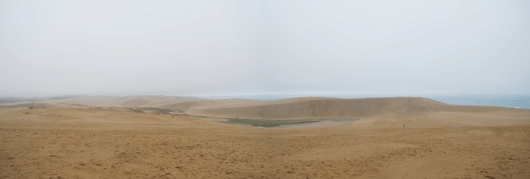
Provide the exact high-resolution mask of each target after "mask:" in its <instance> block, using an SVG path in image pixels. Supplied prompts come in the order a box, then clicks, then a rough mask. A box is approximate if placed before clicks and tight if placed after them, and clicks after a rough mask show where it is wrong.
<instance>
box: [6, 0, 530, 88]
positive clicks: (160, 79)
mask: <svg viewBox="0 0 530 179" xmlns="http://www.w3.org/2000/svg"><path fill="white" fill-rule="evenodd" d="M528 49H530V3H529V2H527V1H479V0H475V1H408V0H407V1H399V2H395V1H89V2H79V1H14V0H13V1H10V0H8V1H1V2H0V96H54V95H55V96H56V95H79V94H82V95H179V96H207V95H266V94H275V95H276V94H306V95H326V94H412V95H414V94H455V93H466V94H528V91H529V89H530V78H529V76H530V72H529V71H528V70H527V68H528V67H529V66H530V51H529V50H528Z"/></svg>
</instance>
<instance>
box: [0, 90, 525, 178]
mask: <svg viewBox="0 0 530 179" xmlns="http://www.w3.org/2000/svg"><path fill="white" fill-rule="evenodd" d="M98 100H100V101H98ZM145 101H147V103H146V102H145ZM28 104H29V103H28ZM3 106H4V107H0V142H1V144H2V145H0V178H530V170H529V169H530V152H529V151H530V146H529V145H527V144H528V143H530V125H529V124H530V113H529V111H528V110H517V109H509V108H499V107H484V106H456V105H448V104H444V103H440V102H437V101H433V100H430V99H426V98H366V99H336V98H295V99H286V100H278V101H259V100H237V99H226V100H202V99H184V98H181V99H179V98H175V99H163V98H157V97H133V98H113V97H106V98H97V99H94V98H92V99H91V98H78V99H65V100H55V101H45V102H44V103H39V105H33V106H31V107H32V108H29V107H28V106H27V104H26V106H24V105H23V104H10V106H9V107H5V105H3ZM120 106H121V107H120ZM150 107H151V108H153V109H156V107H166V108H172V109H174V110H181V111H183V112H187V113H189V112H202V113H208V114H210V115H227V116H231V115H238V116H248V117H257V118H260V117H261V118H265V117H275V118H288V117H293V118H299V117H317V116H318V117H329V116H332V117H337V116H348V117H350V116H359V117H360V120H358V121H350V122H341V123H333V124H326V125H314V126H311V127H306V128H273V129H270V128H256V127H248V126H242V125H231V124H225V123H217V122H215V121H214V120H213V119H211V120H206V119H201V118H196V117H189V116H178V115H173V114H165V113H158V112H156V110H144V111H137V110H136V109H151V108H150ZM179 112H180V111H179ZM298 115H300V116H298ZM409 120H410V121H409ZM339 124H340V125H339ZM402 124H406V127H403V126H402Z"/></svg>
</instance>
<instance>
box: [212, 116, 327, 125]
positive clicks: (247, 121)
mask: <svg viewBox="0 0 530 179" xmlns="http://www.w3.org/2000/svg"><path fill="white" fill-rule="evenodd" d="M221 122H222V123H233V124H246V125H251V126H256V127H278V126H282V125H295V124H306V123H314V122H320V121H319V120H316V119H296V120H273V119H233V118H231V119H228V121H221Z"/></svg>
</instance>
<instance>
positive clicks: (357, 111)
mask: <svg viewBox="0 0 530 179" xmlns="http://www.w3.org/2000/svg"><path fill="white" fill-rule="evenodd" d="M507 111H510V112H513V111H518V109H511V108H505V107H493V106H464V105H450V104H445V103H442V102H438V101H435V100H432V99H428V98H421V97H393V98H359V99H340V98H297V99H296V98H295V99H287V100H279V101H273V102H270V103H268V104H259V105H254V106H235V107H230V106H225V107H217V108H207V109H203V110H200V111H199V112H200V113H203V114H209V115H214V116H230V117H235V116H239V117H246V118H311V117H374V116H379V115H386V114H396V115H401V116H418V115H420V116H421V115H425V114H427V113H431V112H463V113H495V112H507ZM519 111H520V110H519Z"/></svg>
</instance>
